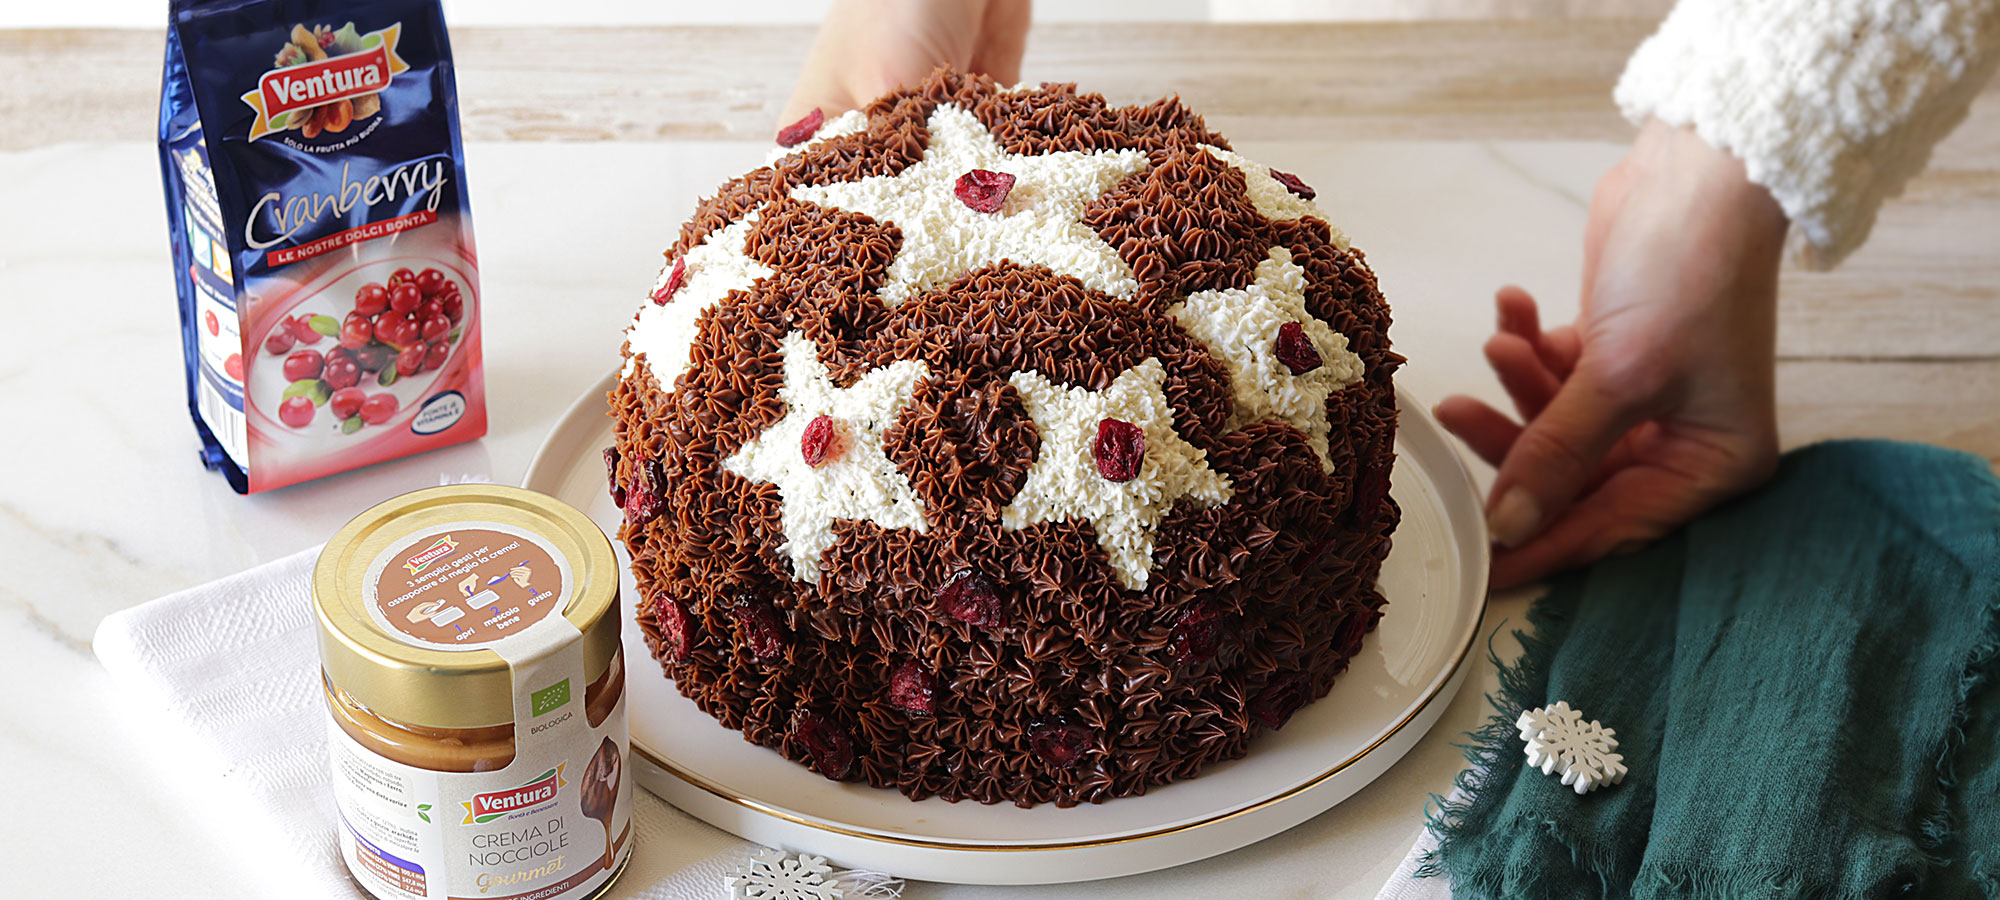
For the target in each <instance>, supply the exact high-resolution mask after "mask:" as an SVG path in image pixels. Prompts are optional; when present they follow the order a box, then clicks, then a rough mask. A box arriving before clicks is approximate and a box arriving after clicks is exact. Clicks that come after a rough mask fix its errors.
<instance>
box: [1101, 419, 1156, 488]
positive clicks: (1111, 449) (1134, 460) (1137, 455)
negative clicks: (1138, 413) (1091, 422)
mask: <svg viewBox="0 0 2000 900" xmlns="http://www.w3.org/2000/svg"><path fill="white" fill-rule="evenodd" d="M1093 449H1094V451H1095V454H1096V456H1097V474H1099V475H1102V476H1104V480H1106V481H1115V482H1126V481H1131V480H1132V479H1134V478H1137V477H1139V464H1140V463H1142V462H1145V461H1146V432H1145V431H1143V430H1141V429H1140V428H1139V426H1137V425H1134V424H1132V423H1130V422H1126V421H1123V420H1121V419H1103V420H1101V421H1099V422H1098V423H1097V445H1096V447H1094V448H1093Z"/></svg>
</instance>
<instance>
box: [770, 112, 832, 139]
mask: <svg viewBox="0 0 2000 900" xmlns="http://www.w3.org/2000/svg"><path fill="white" fill-rule="evenodd" d="M825 124H826V113H823V112H821V111H820V108H819V107H817V106H815V107H813V109H812V112H809V113H806V114H805V117H804V118H802V119H800V120H798V121H796V122H793V123H792V124H790V125H787V126H785V127H784V128H781V129H779V130H778V146H780V147H796V146H798V145H799V144H802V143H805V141H806V139H807V138H810V137H812V136H813V133H814V132H816V131H819V127H820V126H821V125H825Z"/></svg>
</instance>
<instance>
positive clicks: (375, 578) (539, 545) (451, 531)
mask: <svg viewBox="0 0 2000 900" xmlns="http://www.w3.org/2000/svg"><path fill="white" fill-rule="evenodd" d="M574 583H575V581H574V577H573V575H572V573H571V572H570V566H569V560H567V559H564V558H563V556H562V554H560V553H557V552H555V549H554V548H553V547H551V546H549V544H547V543H546V542H544V541H543V540H542V539H541V538H539V537H536V536H535V535H533V534H531V533H529V532H527V531H524V530H522V529H519V528H515V527H513V526H511V525H503V524H500V523H498V522H452V523H448V524H445V525H437V526H432V527H429V528H425V529H423V530H420V531H417V532H415V533H412V534H410V535H408V536H406V537H404V538H403V539H401V540H398V541H396V542H395V543H392V544H390V545H389V547H388V549H386V550H383V551H382V553H381V554H379V555H378V556H376V557H375V560H374V561H373V562H372V563H370V564H369V567H368V573H367V575H366V576H365V577H364V578H363V580H362V585H363V587H362V589H363V590H364V591H365V592H366V597H365V601H366V602H365V604H364V605H365V606H366V608H367V610H368V615H369V616H370V617H371V618H373V619H374V620H375V623H376V624H377V625H378V626H380V627H381V629H382V631H383V632H384V633H385V634H387V635H389V636H390V637H392V638H395V639H396V640H399V641H402V642H403V643H406V644H414V645H416V646H419V647H428V648H432V649H437V650H479V649H490V645H491V644H493V642H495V641H499V640H503V639H505V638H507V637H508V636H510V635H514V634H518V633H521V632H523V631H526V630H527V629H528V627H529V626H531V625H534V624H535V623H537V622H540V621H542V620H543V619H546V618H548V617H549V616H551V615H558V614H560V611H561V610H562V608H563V605H564V604H565V603H566V602H567V601H568V599H569V594H570V590H571V588H572V586H573V585H574Z"/></svg>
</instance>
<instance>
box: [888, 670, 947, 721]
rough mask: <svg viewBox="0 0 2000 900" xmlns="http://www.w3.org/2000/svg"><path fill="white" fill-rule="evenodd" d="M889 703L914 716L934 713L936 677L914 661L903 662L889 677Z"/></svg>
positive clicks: (935, 705) (935, 709)
mask: <svg viewBox="0 0 2000 900" xmlns="http://www.w3.org/2000/svg"><path fill="white" fill-rule="evenodd" d="M889 702H890V703H894V704H896V708H897V709H900V710H902V711H904V712H906V713H909V714H911V715H914V716H928V715H930V714H931V713H933V712H936V711H937V676H936V675H932V674H931V672H930V670H929V669H926V668H924V664H923V663H920V662H917V661H916V660H914V659H912V660H908V661H906V662H904V663H903V664H902V665H900V666H897V667H896V672H895V674H893V675H890V676H889Z"/></svg>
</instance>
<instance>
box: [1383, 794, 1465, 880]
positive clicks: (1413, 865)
mask: <svg viewBox="0 0 2000 900" xmlns="http://www.w3.org/2000/svg"><path fill="white" fill-rule="evenodd" d="M1453 796H1457V792H1456V791H1454V792H1453ZM1437 845H1438V844H1437V838H1436V837H1435V836H1433V835H1432V834H1431V830H1430V829H1428V828H1426V829H1424V831H1423V833H1422V834H1420V835H1418V836H1417V843H1416V844H1415V845H1414V846H1412V847H1411V848H1410V852H1409V853H1407V854H1404V856H1403V862H1402V863H1401V864H1400V865H1398V866H1396V872H1395V874H1393V875H1390V876H1389V883H1387V884H1384V885H1382V890H1381V891H1380V892H1378V893H1377V894H1376V895H1375V900H1451V881H1450V879H1447V878H1445V877H1444V876H1443V875H1439V876H1437V877H1435V878H1418V877H1417V867H1418V866H1420V865H1422V864H1423V857H1424V854H1426V853H1429V852H1431V851H1432V850H1436V849H1437Z"/></svg>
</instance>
